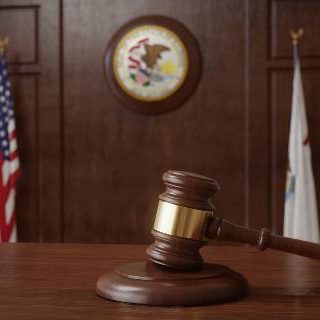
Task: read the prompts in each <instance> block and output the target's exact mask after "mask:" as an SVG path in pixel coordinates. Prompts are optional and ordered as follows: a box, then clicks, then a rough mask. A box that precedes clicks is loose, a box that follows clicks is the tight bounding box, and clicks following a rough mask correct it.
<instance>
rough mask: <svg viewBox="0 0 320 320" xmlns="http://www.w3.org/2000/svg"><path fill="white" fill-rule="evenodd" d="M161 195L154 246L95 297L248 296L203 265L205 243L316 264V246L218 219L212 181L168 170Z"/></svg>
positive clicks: (224, 274) (144, 300) (177, 299)
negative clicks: (254, 249)
mask: <svg viewBox="0 0 320 320" xmlns="http://www.w3.org/2000/svg"><path fill="white" fill-rule="evenodd" d="M163 181H164V184H165V185H166V190H165V192H164V193H162V194H161V195H160V196H159V206H158V211H157V215H156V219H155V222H154V226H153V229H152V231H151V232H152V234H153V236H154V238H155V242H154V243H153V244H152V245H150V246H149V247H148V248H147V252H146V254H147V260H146V261H143V262H135V263H129V264H124V265H121V266H119V267H117V268H116V269H115V270H114V271H113V272H109V273H105V274H103V275H102V276H101V277H100V278H99V279H98V281H97V283H96V291H97V293H98V295H100V296H101V297H104V298H107V299H110V300H115V301H122V302H129V303H137V304H149V305H204V304H216V303H224V302H227V301H232V300H237V299H240V298H243V297H245V296H246V295H247V294H248V293H249V285H248V282H247V280H246V279H245V278H244V277H243V276H242V275H241V274H239V273H237V272H235V271H234V270H231V269H230V268H228V267H226V266H223V265H219V264H207V263H204V262H203V259H202V257H201V255H200V253H199V249H200V248H201V247H202V246H204V245H205V244H206V243H207V241H208V240H209V239H216V240H226V241H233V242H241V243H249V244H253V245H257V247H258V248H259V249H260V250H265V249H267V248H272V249H277V250H281V251H286V252H290V253H294V254H298V255H302V256H306V257H311V258H315V259H320V245H318V244H314V243H310V242H306V241H300V240H295V239H290V238H285V237H281V236H278V235H273V234H271V233H270V232H269V231H268V230H267V229H261V230H260V231H258V230H254V229H249V228H244V227H242V226H238V225H235V224H233V223H231V222H228V221H226V220H224V219H222V218H221V217H220V216H219V215H217V213H216V212H215V208H214V206H213V204H212V200H213V195H214V194H215V193H217V192H218V191H219V185H218V183H217V182H216V181H215V180H212V179H210V178H207V177H204V176H201V175H197V174H194V173H190V172H182V171H168V172H166V173H165V174H164V175H163Z"/></svg>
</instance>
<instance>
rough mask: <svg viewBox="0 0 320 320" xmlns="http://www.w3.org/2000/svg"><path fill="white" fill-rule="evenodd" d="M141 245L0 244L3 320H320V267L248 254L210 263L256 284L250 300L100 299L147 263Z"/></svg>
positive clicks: (233, 252)
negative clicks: (108, 285) (120, 268)
mask: <svg viewBox="0 0 320 320" xmlns="http://www.w3.org/2000/svg"><path fill="white" fill-rule="evenodd" d="M145 249H146V247H145V246H137V245H71V244H70V245H66V244H65V245H62V244H43V245H38V244H1V245H0V261H1V266H0V310H1V320H9V319H10V320H11V319H25V320H29V319H30V320H31V319H32V320H37V319H39V320H43V319H70V320H72V319H77V320H80V319H88V317H90V318H91V319H97V320H98V319H137V320H138V319H139V320H141V319H153V318H155V315H156V317H157V319H168V320H169V319H171V320H173V319H186V320H188V319H190V320H191V319H195V318H197V319H213V318H215V319H222V320H224V319H234V320H238V319H252V320H253V319H260V320H270V319H276V320H278V319H293V318H294V319H310V320H314V319H317V318H318V316H319V303H320V290H319V287H320V274H319V261H315V260H311V259H307V258H303V257H299V256H294V255H290V254H286V253H281V252H275V251H272V250H270V251H266V252H258V251H257V250H256V249H255V248H244V247H215V246H214V247H206V248H204V249H203V257H204V258H205V260H206V261H207V262H210V263H219V264H225V265H227V266H229V267H231V268H232V269H234V270H236V271H238V272H240V273H242V274H243V275H244V276H245V277H246V278H247V279H248V280H249V283H250V285H251V294H250V295H249V297H248V298H246V299H244V300H242V301H239V302H236V303H229V304H225V305H218V306H206V307H188V308H183V307H170V308H165V307H146V306H136V305H129V304H124V303H116V302H111V301H107V300H104V299H102V298H100V297H98V296H97V295H96V294H95V292H94V286H95V282H96V280H97V279H98V277H99V276H100V275H101V274H102V273H104V272H106V271H108V270H112V269H113V268H115V267H116V266H117V265H119V264H123V263H127V262H133V261H136V260H141V259H144V257H145Z"/></svg>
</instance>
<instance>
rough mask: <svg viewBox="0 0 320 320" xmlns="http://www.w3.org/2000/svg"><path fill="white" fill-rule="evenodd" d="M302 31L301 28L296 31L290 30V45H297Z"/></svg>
mask: <svg viewBox="0 0 320 320" xmlns="http://www.w3.org/2000/svg"><path fill="white" fill-rule="evenodd" d="M303 33H304V30H303V28H300V29H299V30H298V31H293V30H290V34H291V38H292V44H298V43H299V40H300V39H301V37H302V36H303Z"/></svg>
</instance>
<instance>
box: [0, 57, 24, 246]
mask: <svg viewBox="0 0 320 320" xmlns="http://www.w3.org/2000/svg"><path fill="white" fill-rule="evenodd" d="M19 167H20V166H19V158H18V148H17V136H16V127H15V121H14V111H13V100H12V96H11V92H10V81H9V78H8V65H7V61H6V58H5V56H4V55H0V242H15V241H16V224H15V213H14V208H15V195H16V181H17V178H18V175H19Z"/></svg>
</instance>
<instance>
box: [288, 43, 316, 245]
mask: <svg viewBox="0 0 320 320" xmlns="http://www.w3.org/2000/svg"><path fill="white" fill-rule="evenodd" d="M283 235H284V236H286V237H290V238H296V239H300V240H306V241H312V242H319V224H318V210H317V200H316V193H315V186H314V179H313V173H312V165H311V149H310V144H309V136H308V124H307V117H306V110H305V102H304V94H303V87H302V79H301V70H300V60H299V55H298V48H297V45H294V76H293V93H292V111H291V123H290V137H289V163H288V172H287V184H286V193H285V214H284V230H283Z"/></svg>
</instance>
